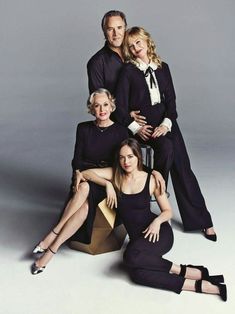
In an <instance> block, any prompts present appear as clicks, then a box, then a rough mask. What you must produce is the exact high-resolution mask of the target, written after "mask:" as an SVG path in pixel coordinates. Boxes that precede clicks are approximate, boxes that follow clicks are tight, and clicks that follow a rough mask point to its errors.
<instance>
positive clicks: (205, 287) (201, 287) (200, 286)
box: [195, 280, 220, 294]
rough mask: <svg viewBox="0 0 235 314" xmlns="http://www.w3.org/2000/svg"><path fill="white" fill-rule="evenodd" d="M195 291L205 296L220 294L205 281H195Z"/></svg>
mask: <svg viewBox="0 0 235 314" xmlns="http://www.w3.org/2000/svg"><path fill="white" fill-rule="evenodd" d="M195 291H196V292H202V293H206V294H220V291H219V288H218V286H216V285H213V284H212V283H211V282H209V281H207V280H196V281H195Z"/></svg>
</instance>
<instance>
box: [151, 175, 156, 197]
mask: <svg viewBox="0 0 235 314" xmlns="http://www.w3.org/2000/svg"><path fill="white" fill-rule="evenodd" d="M156 188H157V185H156V180H155V178H154V176H153V175H152V174H150V179H149V192H150V195H152V194H153V193H154V191H155V190H156Z"/></svg>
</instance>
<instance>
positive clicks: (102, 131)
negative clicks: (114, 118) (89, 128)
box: [93, 121, 115, 133]
mask: <svg viewBox="0 0 235 314" xmlns="http://www.w3.org/2000/svg"><path fill="white" fill-rule="evenodd" d="M93 124H94V126H95V127H96V129H97V130H99V131H100V132H101V133H104V132H105V131H107V130H108V129H109V128H110V127H111V126H112V125H114V124H115V123H114V122H113V123H112V124H110V125H108V126H98V125H97V124H96V121H93Z"/></svg>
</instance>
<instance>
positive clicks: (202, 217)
mask: <svg viewBox="0 0 235 314" xmlns="http://www.w3.org/2000/svg"><path fill="white" fill-rule="evenodd" d="M123 49H124V57H125V60H126V62H127V64H125V65H124V66H123V69H122V71H121V74H120V75H119V80H118V83H117V89H116V93H115V95H116V105H117V110H116V113H115V115H116V119H117V121H118V122H119V123H121V124H123V125H125V126H127V127H128V128H129V129H130V130H131V131H132V133H133V134H134V136H135V137H136V138H137V139H138V141H139V142H142V143H146V144H148V145H150V146H151V147H152V148H153V150H154V169H156V170H158V171H160V172H161V174H162V175H163V177H164V179H165V181H166V182H167V180H168V175H169V173H170V174H171V178H172V182H173V187H174V191H175V195H176V199H177V203H178V207H179V211H180V214H181V218H182V221H183V226H184V230H185V231H192V230H201V231H203V233H204V235H205V237H206V238H207V239H209V240H212V241H216V234H215V231H214V229H213V223H212V220H211V216H210V213H209V211H208V210H207V208H206V204H205V201H204V198H203V195H202V193H201V191H200V187H199V185H198V182H197V179H196V177H195V175H194V173H193V171H192V170H191V166H190V160H189V157H188V154H187V150H186V147H185V143H184V140H183V137H182V134H181V132H180V129H179V126H178V124H177V121H176V119H177V112H176V97H175V91H174V86H173V82H172V78H171V74H170V70H169V67H168V65H167V64H166V63H165V62H162V60H161V58H160V57H159V56H158V54H157V53H156V47H155V44H154V42H153V40H152V38H151V36H150V34H149V33H148V32H146V31H145V30H144V29H143V28H141V27H132V28H130V29H128V30H127V31H126V35H125V39H124V44H123ZM135 111H140V114H141V115H142V116H144V117H145V118H146V124H145V125H144V126H143V125H139V124H138V122H136V121H134V119H133V118H132V117H131V116H130V112H135Z"/></svg>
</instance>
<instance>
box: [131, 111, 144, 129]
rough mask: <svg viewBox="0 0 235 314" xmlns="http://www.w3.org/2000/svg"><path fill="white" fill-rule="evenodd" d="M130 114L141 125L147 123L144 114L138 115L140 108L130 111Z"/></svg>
mask: <svg viewBox="0 0 235 314" xmlns="http://www.w3.org/2000/svg"><path fill="white" fill-rule="evenodd" d="M130 116H131V117H132V118H133V119H134V120H135V122H137V123H138V124H139V125H141V126H144V125H145V124H146V123H147V122H146V118H145V116H141V115H140V110H135V111H131V112H130Z"/></svg>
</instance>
